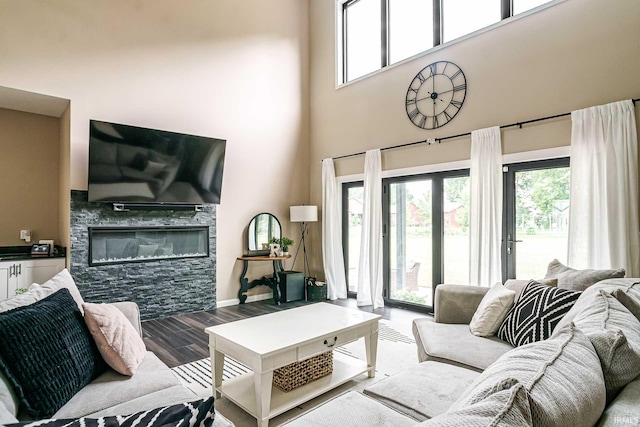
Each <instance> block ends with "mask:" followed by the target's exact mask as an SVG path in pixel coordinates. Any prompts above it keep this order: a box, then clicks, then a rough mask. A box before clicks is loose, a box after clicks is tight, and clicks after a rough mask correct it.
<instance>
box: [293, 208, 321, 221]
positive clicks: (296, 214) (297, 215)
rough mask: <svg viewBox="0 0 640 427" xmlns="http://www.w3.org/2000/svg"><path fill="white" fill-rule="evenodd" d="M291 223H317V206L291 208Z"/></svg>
mask: <svg viewBox="0 0 640 427" xmlns="http://www.w3.org/2000/svg"><path fill="white" fill-rule="evenodd" d="M289 216H290V217H291V218H290V221H291V222H316V221H318V207H317V206H307V205H303V206H291V207H290V208H289Z"/></svg>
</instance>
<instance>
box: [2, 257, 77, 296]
mask: <svg viewBox="0 0 640 427" xmlns="http://www.w3.org/2000/svg"><path fill="white" fill-rule="evenodd" d="M64 267H65V259H64V258H42V259H30V260H24V261H2V262H0V301H2V300H5V299H7V298H11V297H13V296H15V294H16V289H18V288H28V287H29V286H31V284H32V283H38V284H42V283H44V282H46V281H47V280H49V279H51V278H52V277H53V276H55V275H56V274H58V273H59V272H60V271H62V270H63V269H64Z"/></svg>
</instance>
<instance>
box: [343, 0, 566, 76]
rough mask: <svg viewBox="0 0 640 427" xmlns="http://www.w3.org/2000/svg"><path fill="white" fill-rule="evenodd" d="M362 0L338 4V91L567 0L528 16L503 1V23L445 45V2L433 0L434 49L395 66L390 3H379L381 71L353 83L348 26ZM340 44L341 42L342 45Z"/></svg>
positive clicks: (386, 0)
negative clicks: (350, 11) (351, 11)
mask: <svg viewBox="0 0 640 427" xmlns="http://www.w3.org/2000/svg"><path fill="white" fill-rule="evenodd" d="M359 1H360V0H336V16H338V17H339V19H336V20H337V21H339V22H337V24H338V25H337V26H336V28H337V29H338V31H337V32H336V41H337V46H338V47H339V48H337V49H336V52H337V57H336V62H337V68H336V70H337V76H336V82H337V87H340V86H343V85H346V84H348V83H351V82H354V81H357V80H359V79H361V78H364V77H366V76H369V75H371V74H374V73H376V72H379V71H381V70H385V69H388V68H389V67H391V66H393V65H396V64H401V63H403V62H405V61H407V60H409V59H410V58H414V57H416V56H422V55H425V54H426V53H428V52H430V51H432V50H433V49H436V48H439V47H441V46H446V45H449V44H452V43H456V42H457V41H459V40H463V39H465V38H467V37H470V36H472V35H475V34H477V33H480V32H484V31H487V30H488V29H491V28H493V27H494V26H497V25H501V24H503V23H505V21H506V22H510V21H513V20H514V18H515V19H520V18H523V17H525V16H528V15H530V14H532V13H535V12H538V11H540V10H543V9H546V8H548V7H551V6H555V5H556V4H559V3H562V2H564V1H566V0H550V1H548V2H546V3H543V4H541V5H538V6H536V7H533V8H531V9H529V10H527V11H525V12H521V13H518V14H517V15H514V14H513V9H514V8H513V1H514V0H499V1H500V9H501V19H500V20H499V21H498V22H495V23H494V24H492V25H489V26H487V27H483V28H481V29H478V30H475V31H472V32H470V33H468V34H465V35H463V36H460V37H458V38H456V39H453V40H450V41H447V42H445V43H443V42H442V39H443V14H442V12H443V10H442V0H433V46H431V47H429V48H427V49H426V50H424V51H422V52H419V53H417V54H415V55H413V56H411V57H408V58H404V59H401V60H398V61H396V62H394V63H393V64H391V63H390V52H389V2H390V0H379V1H380V8H381V23H380V24H381V25H380V27H381V34H380V43H381V47H382V49H381V58H380V64H381V66H380V68H378V69H376V70H374V71H371V72H370V73H368V74H365V75H362V76H358V77H355V78H353V79H348V69H349V64H348V61H347V56H348V48H347V26H348V13H347V11H348V8H349V7H350V6H352V5H354V4H355V3H357V2H359ZM338 40H339V42H338Z"/></svg>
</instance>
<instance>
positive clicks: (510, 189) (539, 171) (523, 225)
mask: <svg viewBox="0 0 640 427" xmlns="http://www.w3.org/2000/svg"><path fill="white" fill-rule="evenodd" d="M504 172H505V173H504V185H505V191H504V197H505V198H504V206H505V209H504V214H505V221H504V223H505V229H504V234H503V263H502V264H503V279H513V278H517V279H540V278H542V277H544V275H545V273H546V269H547V265H548V264H549V262H550V261H551V260H553V259H554V258H557V259H558V260H559V261H560V262H562V263H566V262H567V247H568V241H567V236H568V226H569V159H556V160H545V161H539V162H528V163H520V164H513V165H506V166H505V167H504Z"/></svg>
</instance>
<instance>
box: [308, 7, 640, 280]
mask: <svg viewBox="0 0 640 427" xmlns="http://www.w3.org/2000/svg"><path fill="white" fill-rule="evenodd" d="M334 11H335V2H334V1H329V0H326V1H311V2H310V11H309V13H310V18H311V19H310V40H311V47H310V49H311V59H310V64H311V86H310V88H311V108H310V112H311V134H310V138H311V155H310V167H311V202H312V203H314V204H318V205H320V204H321V201H322V200H321V197H322V196H321V194H322V193H321V190H322V186H321V163H320V162H321V160H322V159H323V158H327V157H335V156H339V155H344V154H351V153H357V152H362V151H366V150H368V149H373V148H382V147H389V146H393V145H398V144H402V143H408V142H413V141H419V140H423V139H425V138H436V137H445V136H450V135H456V134H460V133H465V132H470V131H472V130H475V129H481V128H485V127H489V126H496V125H504V124H509V123H514V122H518V121H524V120H528V119H534V118H538V117H544V116H549V115H555V114H560V113H565V112H570V111H572V110H575V109H580V108H586V107H591V106H594V105H600V104H605V103H608V102H613V101H619V100H622V99H630V98H639V97H640V71H639V70H640V43H639V42H638V41H639V40H640V1H637V0H609V1H602V0H567V1H565V2H561V3H559V4H557V5H555V6H553V7H550V8H547V9H544V10H542V11H540V12H537V13H534V14H531V15H529V16H526V17H524V18H522V19H519V20H512V22H510V23H508V24H506V25H502V26H499V27H497V28H494V29H492V30H490V31H486V32H483V33H481V34H479V35H476V36H474V37H471V38H469V39H466V40H463V41H460V42H458V43H453V44H451V45H449V46H446V47H442V48H441V49H437V50H435V51H433V52H431V53H429V54H426V55H423V56H421V57H418V58H416V59H414V60H412V61H408V62H406V63H404V64H401V65H398V66H395V67H392V68H390V69H388V70H386V71H383V72H380V73H378V74H375V75H373V76H370V77H368V78H364V79H362V80H361V81H357V82H354V83H352V84H349V85H347V86H344V87H342V88H339V89H336V87H335V84H336V81H335V22H334V21H335V19H334ZM441 60H446V61H451V62H454V63H456V64H457V65H458V66H460V67H461V68H462V70H463V71H464V73H465V75H466V78H467V84H468V89H467V97H466V100H465V103H464V106H463V107H462V109H461V110H460V112H459V113H458V115H457V116H456V117H455V118H454V119H453V120H452V121H451V122H450V123H448V124H447V125H446V126H444V127H442V128H439V129H437V130H422V129H419V128H418V127H416V126H414V125H413V124H411V122H410V121H409V119H408V118H407V114H406V112H405V95H406V92H407V87H408V85H409V83H410V82H411V80H412V79H413V78H414V76H415V75H416V74H417V72H418V71H420V70H421V69H422V68H423V67H425V66H426V65H428V64H430V63H432V62H436V61H441ZM638 111H640V105H638V106H636V112H637V113H638ZM638 118H640V114H639V115H638ZM570 133H571V123H570V119H569V118H564V119H559V120H554V121H548V122H541V123H538V124H535V125H528V126H525V128H524V129H522V130H519V129H517V128H515V129H513V128H512V129H508V130H503V132H502V140H503V153H516V152H525V151H530V150H536V149H543V148H550V147H558V146H566V145H569V144H570ZM469 151H470V140H469V138H459V139H456V140H450V141H447V142H446V143H442V144H440V145H432V146H430V147H425V146H424V145H421V146H416V147H412V148H406V149H398V150H390V151H385V152H384V153H383V158H382V161H383V170H389V169H398V168H406V167H413V166H420V165H430V164H436V163H444V162H451V161H457V160H465V159H469ZM363 165H364V156H359V157H355V158H351V159H345V160H339V161H337V162H336V172H337V174H338V175H348V174H354V173H362V170H363ZM311 235H312V236H311V239H310V242H311V243H312V248H311V252H310V253H311V254H312V256H313V259H312V269H313V270H314V271H316V272H321V271H322V262H321V249H320V243H319V236H320V227H319V225H317V224H315V225H314V227H312V228H311Z"/></svg>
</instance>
